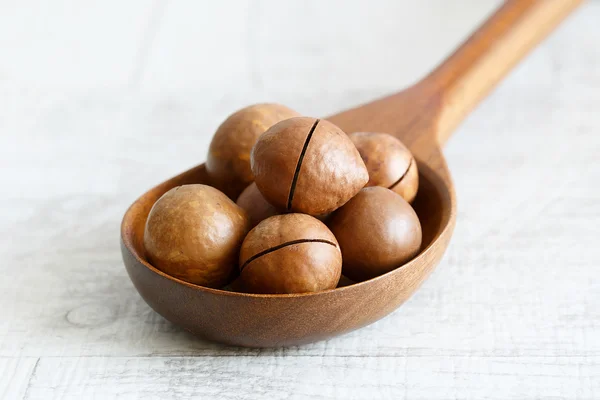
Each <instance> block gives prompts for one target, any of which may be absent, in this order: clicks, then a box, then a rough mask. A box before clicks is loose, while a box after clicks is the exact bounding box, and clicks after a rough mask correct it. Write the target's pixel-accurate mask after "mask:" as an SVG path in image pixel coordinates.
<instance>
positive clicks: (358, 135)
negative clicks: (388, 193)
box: [348, 132, 419, 203]
mask: <svg viewBox="0 0 600 400" xmlns="http://www.w3.org/2000/svg"><path fill="white" fill-rule="evenodd" d="M348 136H349V137H350V139H351V140H352V142H353V143H354V145H355V146H356V148H357V149H358V152H359V153H360V156H361V157H362V159H363V161H364V162H365V165H366V166H367V170H368V171H369V182H368V183H367V186H383V187H386V188H388V189H391V190H393V191H394V192H396V193H398V194H399V195H400V196H402V197H403V198H404V200H406V201H408V202H409V203H412V201H413V200H414V199H415V197H416V195H417V190H418V188H419V171H418V170H417V163H416V161H415V159H414V157H413V155H412V153H411V152H410V150H408V148H407V147H406V146H404V144H403V143H402V142H401V141H400V140H399V139H397V138H396V137H394V136H392V135H389V134H387V133H377V132H354V133H351V134H350V135H348Z"/></svg>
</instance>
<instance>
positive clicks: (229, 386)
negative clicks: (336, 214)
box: [0, 0, 600, 399]
mask: <svg viewBox="0 0 600 400" xmlns="http://www.w3.org/2000/svg"><path fill="white" fill-rule="evenodd" d="M84 3H85V6H84V5H83V4H84ZM213 3H214V4H213ZM410 3H416V2H408V1H395V0H387V1H379V2H373V5H372V6H370V7H368V8H365V7H364V3H362V2H359V1H352V2H341V1H337V2H334V1H332V2H319V3H318V4H319V5H317V2H309V3H308V5H306V6H305V7H302V6H301V4H305V2H300V1H294V2H276V1H260V2H259V1H248V2H242V1H240V2H210V3H209V2H202V4H201V5H200V2H196V3H193V4H192V2H189V3H185V2H170V3H166V2H156V3H153V4H151V3H147V4H146V3H145V2H141V1H140V2H126V3H121V2H116V1H115V2H112V3H111V2H103V3H102V4H100V3H93V4H92V3H91V2H90V3H89V4H88V2H78V3H69V2H66V1H65V2H53V3H52V5H45V4H46V3H42V2H39V4H38V3H30V4H24V2H21V3H18V4H17V3H15V4H10V5H9V4H8V3H2V4H1V5H0V54H1V56H0V59H1V60H2V62H1V63H0V105H1V106H2V107H1V109H0V110H1V111H0V183H1V184H2V189H3V191H2V193H3V196H2V197H1V198H0V234H1V235H2V238H3V240H2V241H0V256H1V259H2V263H1V264H0V274H1V276H2V277H3V278H2V279H0V306H1V307H0V310H1V311H0V316H1V317H2V318H0V398H6V399H13V398H14V399H18V398H30V399H59V398H73V399H79V398H99V399H104V398H116V397H119V398H138V397H139V398H168V397H172V398H181V399H188V398H196V397H201V398H210V397H215V398H232V399H233V398H248V399H258V398H274V399H277V398H287V399H299V398H308V397H310V398H326V399H329V398H350V399H352V398H356V399H362V398H390V399H405V398H406V399H408V398H410V399H414V398H422V399H463V398H473V399H481V398H487V399H507V398H510V399H522V398H565V399H596V398H598V397H600V278H599V277H598V267H599V266H600V250H598V245H597V240H598V238H600V211H599V207H598V205H599V204H600V190H599V189H598V185H597V182H598V181H600V163H599V162H598V161H599V157H600V136H599V135H598V131H599V130H600V117H599V114H598V105H599V104H600V26H599V25H598V21H600V3H599V2H591V3H588V4H586V5H584V6H583V8H582V9H580V10H579V11H577V12H576V13H575V15H574V16H573V17H572V18H571V19H570V20H568V21H567V22H566V23H565V24H564V25H563V26H562V27H561V28H560V29H559V30H558V31H557V32H556V33H555V34H553V35H552V36H551V37H550V39H549V40H547V41H546V42H545V43H544V44H543V45H542V46H541V47H540V48H539V49H538V50H536V51H535V52H534V53H533V54H532V55H531V56H530V57H529V58H528V59H527V60H526V61H525V63H524V64H522V65H521V66H520V67H518V68H517V70H516V71H515V72H514V73H513V74H511V76H510V77H509V78H508V80H507V81H506V82H505V83H503V84H502V85H501V86H500V88H499V89H498V90H497V91H496V92H495V93H494V94H493V95H492V97H490V98H489V99H488V100H486V101H485V102H484V104H483V105H482V106H480V107H479V109H478V110H477V111H476V112H475V114H474V115H473V116H472V117H470V118H469V119H468V120H467V122H466V123H465V124H463V125H462V126H461V127H460V128H459V131H458V132H457V133H456V134H455V135H454V136H453V138H452V139H451V140H450V141H449V143H448V145H447V147H446V151H445V154H446V156H447V159H448V163H449V166H450V169H451V171H452V173H453V177H454V181H455V183H456V189H457V196H458V200H459V203H458V204H459V216H458V221H457V226H456V231H455V234H454V237H453V239H452V243H451V245H450V248H449V250H448V253H447V255H446V257H445V259H444V260H443V261H442V263H441V265H440V266H439V267H438V269H437V270H436V271H435V272H434V274H433V275H432V277H431V278H430V279H429V280H428V281H427V282H426V283H425V285H424V286H423V287H422V288H421V290H420V291H418V292H417V293H416V295H415V296H414V297H413V298H412V299H411V300H409V301H408V302H407V303H406V304H405V305H404V306H402V307H401V308H400V309H399V310H398V311H396V312H395V313H393V314H392V315H390V316H389V317H387V318H385V319H384V320H382V321H380V322H378V323H376V324H374V325H372V326H370V327H367V328H365V329H362V330H360V331H357V332H354V333H351V334H349V335H346V336H344V337H340V338H337V339H334V340H330V341H327V342H321V343H317V344H313V345H308V346H303V347H298V348H288V349H274V350H262V351H259V350H246V349H237V348H224V347H221V346H219V345H215V344H212V343H208V342H204V341H202V340H198V339H196V338H193V337H191V336H189V335H188V334H186V333H185V332H182V331H181V330H180V329H178V328H176V327H174V326H172V325H171V324H169V323H167V322H166V321H164V320H163V319H162V318H161V317H159V316H157V315H156V314H155V313H154V312H152V311H151V310H150V309H149V308H148V307H147V306H146V304H145V303H144V302H143V301H142V300H141V299H140V297H139V296H138V295H137V293H136V292H135V290H134V289H133V287H132V285H131V283H130V281H129V279H128V278H127V276H126V274H125V270H124V268H123V265H122V262H121V260H120V254H119V248H118V230H119V222H120V219H121V216H122V214H123V212H124V210H125V208H126V207H127V206H128V205H129V203H130V202H131V201H133V200H134V199H135V198H136V197H137V195H138V194H139V193H141V192H142V191H144V190H146V189H147V188H149V187H150V186H152V185H153V184H154V183H156V182H157V181H162V180H164V178H167V177H169V176H171V175H174V174H175V173H177V172H180V171H182V170H184V169H187V168H188V167H190V166H192V165H195V164H197V163H199V162H201V161H203V160H204V157H205V152H206V149H207V144H208V141H209V140H210V134H211V131H213V130H214V129H215V127H216V126H217V124H218V123H219V121H220V120H222V119H223V118H224V117H225V116H226V115H227V114H228V113H230V112H231V111H232V110H234V109H236V108H237V107H240V106H242V105H245V104H248V103H251V102H255V101H262V100H274V101H281V102H284V103H286V104H289V105H290V106H291V107H293V108H296V109H298V110H299V111H302V112H304V113H307V114H314V115H325V114H328V113H331V112H333V111H336V110H338V109H342V108H344V107H347V106H351V105H354V104H357V103H361V102H364V101H368V100H370V99H372V98H375V97H378V96H380V95H382V94H385V93H387V92H389V91H392V90H395V89H397V88H398V87H400V86H402V85H403V84H406V83H409V82H411V81H412V80H414V79H415V78H416V77H417V76H418V75H419V72H420V71H421V72H423V71H425V70H426V69H427V68H430V67H431V66H433V65H434V64H435V63H436V62H437V61H439V60H440V59H442V58H443V57H444V56H445V55H446V54H447V52H448V51H450V50H451V48H452V47H453V45H456V44H457V43H458V42H459V41H460V40H461V39H462V38H463V37H464V36H465V35H466V34H467V33H468V31H469V30H471V29H472V28H473V27H474V26H475V25H476V24H477V22H478V21H479V20H481V19H482V18H483V17H484V16H485V15H486V14H487V13H488V12H489V11H491V10H492V9H493V8H494V6H495V5H496V4H497V2H495V1H486V2H475V1H464V4H465V6H464V7H456V6H455V5H453V4H454V3H453V4H447V3H449V2H442V1H441V0H440V1H431V2H424V3H428V4H422V5H414V4H410ZM76 4H79V6H77V5H76ZM342 5H343V6H344V7H343V9H344V15H345V18H343V19H342V18H340V20H339V21H336V24H334V23H333V22H332V20H330V19H329V18H330V17H331V15H334V14H335V13H336V12H339V9H341V7H342ZM192 11H194V12H192ZM390 15H393V16H394V17H397V18H390V17H389V16H390ZM225 17H227V20H226V23H225V22H224V21H225V20H224V19H223V18H225ZM276 17H277V18H276ZM198 18H201V21H205V22H206V23H204V24H202V23H198ZM202 18H203V19H202ZM307 21H310V22H311V24H312V27H313V29H311V30H308V31H307V30H306V29H300V28H301V27H304V26H305V24H306V23H307ZM365 21H368V22H365ZM319 22H320V23H319ZM367 23H368V25H365V24H367ZM427 24H429V25H428V26H430V27H431V28H430V29H426V30H424V28H423V27H424V26H426V25H427ZM74 32H76V33H77V34H74ZM207 32H213V34H212V35H208V34H207ZM393 32H397V33H398V35H399V37H401V39H400V42H399V43H396V42H389V41H388V42H385V41H383V42H381V38H383V37H390V34H391V33H393ZM415 32H425V33H424V34H423V36H420V37H419V38H418V39H417V37H416V35H415ZM217 38H218V39H219V40H218V41H217V40H216V39H217ZM396 48H403V49H404V48H408V49H410V51H411V52H414V54H415V60H416V61H415V64H414V65H406V63H405V60H404V59H403V57H402V56H401V54H403V53H402V52H396V51H395V49H396ZM224 49H225V50H224ZM226 49H228V50H226ZM234 50H235V51H234ZM275 56H277V57H275ZM213 60H218V62H216V61H213ZM340 63H343V65H344V67H343V68H340V67H339V64H340ZM364 71H370V72H372V71H377V72H378V73H377V74H374V75H373V74H369V78H368V79H367V80H365V79H363V77H365V76H366V75H367V74H365V73H364Z"/></svg>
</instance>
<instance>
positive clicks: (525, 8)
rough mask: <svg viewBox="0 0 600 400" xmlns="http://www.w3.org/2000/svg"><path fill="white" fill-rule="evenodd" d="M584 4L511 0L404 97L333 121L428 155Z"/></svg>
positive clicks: (373, 104)
mask: <svg viewBox="0 0 600 400" xmlns="http://www.w3.org/2000/svg"><path fill="white" fill-rule="evenodd" d="M581 2H582V0H508V1H506V2H505V3H504V4H503V5H502V6H501V7H500V8H499V9H498V10H497V11H496V12H495V13H494V14H493V15H492V16H491V17H490V18H488V20H487V21H485V22H484V23H483V25H481V26H480V27H479V29H477V30H476V31H475V32H474V33H473V34H472V35H471V37H470V38H469V39H467V41H466V42H464V43H463V44H462V45H461V46H460V47H459V48H458V49H457V50H456V51H455V52H454V53H453V54H452V55H450V56H449V57H448V58H447V59H446V60H445V61H444V62H443V63H442V64H440V66H438V67H437V68H436V69H435V70H434V71H433V72H431V73H430V74H429V75H427V76H426V77H425V78H424V79H423V80H421V81H420V82H418V83H417V84H416V85H413V86H411V87H409V88H408V89H406V90H403V91H401V92H399V93H396V94H393V95H391V96H388V97H384V98H382V99H379V100H375V101H372V102H370V103H368V104H365V105H362V106H359V107H356V108H354V109H351V110H347V111H343V112H341V113H339V114H336V115H333V116H331V117H328V119H329V120H330V121H332V122H333V123H335V124H337V125H338V126H340V127H341V128H342V129H344V130H345V131H346V132H355V131H380V132H388V133H391V134H394V135H396V136H397V137H399V138H400V139H401V140H402V141H403V142H404V143H405V144H406V145H407V146H409V147H410V148H411V150H412V151H413V153H415V154H417V155H421V156H423V157H424V158H426V157H427V155H428V153H429V152H431V151H437V149H438V148H439V145H442V144H444V142H445V141H446V139H447V138H448V137H449V136H450V134H451V133H452V131H453V130H454V129H455V128H456V127H457V125H458V124H459V123H460V122H461V121H462V120H463V119H464V118H465V117H466V116H467V115H468V114H469V112H470V111H471V110H472V109H473V108H474V107H475V106H476V105H477V104H478V103H479V102H480V101H481V100H482V99H483V98H484V97H485V96H486V95H487V94H488V93H489V91H490V90H491V89H492V88H493V87H494V86H495V85H496V84H497V83H498V82H499V81H500V80H501V79H502V78H503V77H504V76H505V75H506V74H507V73H508V72H509V71H510V70H511V69H512V67H514V66H515V65H516V64H517V62H518V61H519V60H521V58H523V57H524V56H525V55H526V54H527V53H528V52H529V51H530V50H531V49H532V48H533V47H535V45H536V44H538V43H539V42H540V41H541V40H542V39H543V38H544V37H545V36H546V35H548V34H549V33H550V32H551V31H552V29H554V28H555V27H556V26H557V25H558V24H559V23H560V22H561V21H562V20H563V19H564V18H565V17H566V16H567V15H568V14H569V13H570V12H571V11H572V10H573V9H575V7H576V6H577V5H579V4H580V3H581Z"/></svg>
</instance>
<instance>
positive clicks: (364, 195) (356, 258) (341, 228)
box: [328, 186, 422, 282]
mask: <svg viewBox="0 0 600 400" xmlns="http://www.w3.org/2000/svg"><path fill="white" fill-rule="evenodd" d="M328 226H329V228H330V229H331V231H332V232H333V234H334V235H335V237H336V238H337V240H338V242H339V244H340V248H341V250H342V256H343V259H344V266H343V273H344V275H345V276H347V277H348V278H350V279H352V280H354V281H357V282H359V281H363V280H366V279H370V278H374V277H376V276H379V275H382V274H384V273H386V272H389V271H391V270H393V269H395V268H398V267H400V266H402V265H403V264H405V263H406V262H408V261H410V260H411V259H412V258H414V257H415V256H416V255H417V254H418V253H419V250H420V248H421V240H422V232H421V224H420V222H419V218H418V217H417V214H416V213H415V211H414V210H413V208H412V207H411V206H410V204H408V202H406V200H404V199H403V198H402V197H401V196H400V195H398V194H397V193H395V192H392V191H391V190H389V189H386V188H384V187H381V186H372V187H367V188H364V189H362V190H361V191H360V192H359V193H358V194H357V195H356V196H354V197H353V198H352V200H350V201H349V202H348V203H346V204H345V205H344V206H343V207H341V208H340V209H339V210H337V211H336V212H334V213H333V214H332V215H331V217H330V219H329V221H328Z"/></svg>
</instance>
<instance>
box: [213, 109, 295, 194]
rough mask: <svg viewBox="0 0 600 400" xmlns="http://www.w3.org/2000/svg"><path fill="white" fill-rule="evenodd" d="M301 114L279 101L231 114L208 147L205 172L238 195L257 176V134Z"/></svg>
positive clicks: (218, 183) (230, 192) (217, 186)
mask: <svg viewBox="0 0 600 400" xmlns="http://www.w3.org/2000/svg"><path fill="white" fill-rule="evenodd" d="M298 115H299V114H298V113H297V112H295V111H294V110H291V109H289V108H287V107H286V106H283V105H280V104H255V105H252V106H248V107H245V108H242V109H241V110H239V111H237V112H235V113H233V114H232V115H231V116H229V117H228V118H227V119H226V120H225V121H224V122H223V123H222V124H221V126H219V128H218V129H217V131H216V132H215V135H214V136H213V139H212V141H211V143H210V147H209V149H208V156H207V158H206V172H207V174H208V176H209V178H210V182H211V184H212V185H213V186H214V187H216V188H217V189H219V190H221V191H223V192H224V193H225V194H226V195H228V196H229V197H230V198H232V199H235V198H237V196H238V195H239V194H240V193H241V192H242V190H244V188H246V187H247V186H248V184H250V183H251V182H252V181H253V179H254V177H253V175H252V171H251V169H250V151H251V150H252V146H254V143H256V140H257V139H258V137H259V136H260V135H262V134H263V133H264V132H265V131H266V130H267V129H269V128H270V127H271V126H272V125H274V124H276V123H277V122H279V121H282V120H284V119H287V118H291V117H296V116H298Z"/></svg>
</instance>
